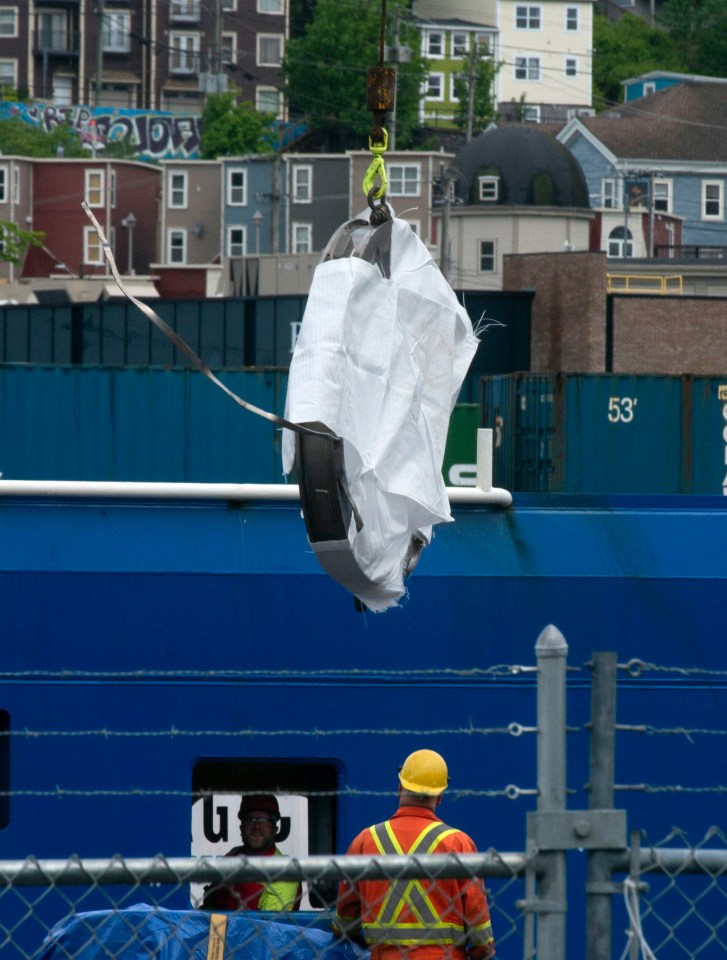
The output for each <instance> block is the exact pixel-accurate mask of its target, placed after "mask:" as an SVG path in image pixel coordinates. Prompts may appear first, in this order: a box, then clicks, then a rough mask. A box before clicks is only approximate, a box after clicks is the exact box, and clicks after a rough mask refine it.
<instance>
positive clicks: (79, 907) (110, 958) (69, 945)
mask: <svg viewBox="0 0 727 960" xmlns="http://www.w3.org/2000/svg"><path fill="white" fill-rule="evenodd" d="M538 856H539V855H538V854H537V853H535V854H534V857H532V858H531V859H530V860H528V859H527V858H526V857H525V855H524V854H521V853H498V852H496V851H494V850H491V851H489V852H488V853H486V854H470V855H462V856H453V855H441V856H436V855H426V856H420V857H416V856H414V857H407V856H384V857H322V856H321V857H307V858H301V859H296V858H283V857H275V858H270V857H258V858H252V857H251V858H244V857H241V858H238V857H232V858H199V859H192V858H189V859H186V858H185V859H181V858H176V859H167V858H164V857H161V856H159V857H156V858H154V859H153V860H137V859H124V858H122V857H115V858H112V859H110V860H88V861H82V860H79V859H75V858H72V859H70V860H67V861H39V860H36V859H33V858H30V859H28V860H26V861H20V862H8V861H5V862H1V863H0V883H2V887H1V888H0V922H1V924H2V926H1V927H0V933H1V935H2V940H1V942H0V947H1V948H2V956H3V957H13V958H23V960H27V958H30V957H33V958H42V960H60V958H68V960H95V958H97V957H104V958H107V960H117V958H118V960H133V958H148V957H163V958H166V960H186V958H204V960H212V958H216V960H222V958H227V960H232V958H238V960H241V958H243V957H244V958H245V960H319V958H321V957H322V956H324V955H325V956H326V957H327V960H352V958H353V957H354V956H355V955H356V954H357V953H360V950H361V944H360V942H358V941H357V942H351V943H346V942H344V941H339V940H337V939H336V938H335V937H334V936H333V934H332V932H331V924H332V920H333V915H334V910H335V891H336V889H337V886H338V883H339V881H343V880H347V881H348V882H349V883H358V882H361V881H365V880H371V879H376V880H379V881H380V880H381V879H382V878H386V880H388V881H391V885H392V886H393V885H395V884H396V883H397V881H401V880H411V881H412V883H411V884H410V885H409V888H408V889H410V890H412V889H416V886H417V884H416V881H421V886H420V889H421V890H423V891H425V892H426V891H427V890H429V889H430V885H432V884H440V885H441V886H445V885H446V883H447V881H451V880H455V881H457V882H466V881H467V880H468V879H469V880H471V879H472V878H476V877H482V878H484V879H485V882H486V887H487V895H488V901H489V906H490V914H491V918H492V925H493V932H494V935H495V940H496V945H497V950H498V954H499V955H500V956H503V957H504V956H507V957H521V956H522V957H524V958H526V960H527V958H529V957H533V958H534V957H536V956H537V957H539V958H542V960H554V958H551V957H548V956H547V955H545V954H543V953H542V952H538V951H537V950H535V949H534V948H533V944H532V943H531V942H530V935H529V933H528V931H527V929H526V928H527V923H528V917H531V916H532V915H533V914H537V913H538V911H539V910H547V909H548V905H547V903H546V902H544V901H541V902H540V904H539V905H538V904H537V903H535V904H533V903H532V901H529V900H528V899H527V898H526V897H524V892H525V885H524V880H525V877H526V874H527V870H528V868H529V867H534V869H535V870H536V871H540V870H542V869H543V864H538V862H537V861H538ZM611 869H612V871H613V873H614V875H616V874H618V873H619V872H622V871H628V876H627V877H626V879H625V881H624V882H623V883H619V884H613V885H612V887H611V889H610V891H609V893H610V895H611V897H612V899H613V908H614V909H613V931H612V934H613V951H612V955H613V956H614V957H623V958H626V957H628V958H629V960H637V958H638V957H639V956H641V957H643V958H645V960H651V958H657V957H658V958H659V960H686V958H690V960H691V958H695V960H696V958H704V960H706V958H710V960H711V958H715V960H717V958H720V957H727V838H726V837H725V834H724V832H723V831H722V830H720V829H718V828H717V827H713V828H712V829H711V830H710V831H709V832H708V833H707V834H706V835H705V837H704V838H702V840H700V841H699V842H697V843H696V844H691V843H690V842H689V838H688V837H687V836H686V835H685V834H684V833H683V832H681V831H679V830H674V831H672V832H671V833H670V834H669V835H668V836H667V837H665V838H664V839H663V840H661V841H660V842H658V843H655V844H653V845H652V844H649V843H648V842H646V838H644V837H643V836H641V835H640V834H639V833H638V832H635V833H633V834H632V837H631V846H630V847H629V848H628V849H627V850H626V851H623V852H620V853H618V854H615V855H614V856H613V859H612V863H611ZM281 880H296V881H300V882H302V883H303V884H304V885H305V886H306V888H307V890H308V892H309V894H310V895H311V900H314V901H316V902H318V903H320V904H321V907H320V908H319V909H315V910H305V911H296V912H290V913H286V914H276V913H258V912H250V913H247V912H245V911H244V910H241V911H233V912H229V913H222V912H220V913H211V912H209V911H203V910H200V909H195V907H198V903H195V900H196V898H195V896H194V893H193V885H194V884H204V885H205V886H207V887H212V888H214V887H220V886H231V885H233V884H236V883H240V882H241V881H255V882H262V883H273V882H277V881H281ZM400 889H401V887H400ZM415 899H416V898H415V896H412V900H413V901H415ZM569 955H570V953H569ZM573 955H574V956H584V950H583V945H582V944H581V945H579V949H578V950H577V951H574V953H573Z"/></svg>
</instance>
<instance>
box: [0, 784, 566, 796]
mask: <svg viewBox="0 0 727 960" xmlns="http://www.w3.org/2000/svg"><path fill="white" fill-rule="evenodd" d="M258 792H259V791H245V790H234V791H229V790H209V789H207V790H173V789H164V788H161V789H151V788H148V787H127V788H125V789H118V790H112V789H97V790H80V789H75V788H72V787H61V786H60V785H56V786H55V787H54V788H49V789H46V790H22V789H20V790H17V789H14V790H0V797H8V798H12V797H57V798H58V799H62V798H63V797H185V798H187V799H190V798H191V799H204V798H205V797H214V796H218V795H219V794H222V793H232V794H234V796H236V797H242V796H246V795H248V794H249V795H253V796H254V795H256V793H258ZM567 792H568V793H574V792H575V791H573V790H569V791H567ZM276 794H277V795H279V796H286V795H288V794H290V795H291V796H298V795H299V793H296V792H294V791H289V790H276ZM537 794H538V790H537V788H536V787H518V786H516V785H515V784H512V783H511V784H508V785H507V786H506V787H504V788H503V789H500V790H474V789H462V790H455V789H451V788H450V790H449V791H448V792H447V797H448V799H450V800H462V799H465V798H472V797H489V798H495V797H506V798H507V799H508V800H517V799H518V798H519V797H523V796H537ZM305 795H306V797H342V796H343V797H396V796H397V791H396V790H362V789H358V788H356V787H347V788H345V789H342V790H306V791H305Z"/></svg>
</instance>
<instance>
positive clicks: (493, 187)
mask: <svg viewBox="0 0 727 960" xmlns="http://www.w3.org/2000/svg"><path fill="white" fill-rule="evenodd" d="M478 183H479V185H480V200H481V201H482V202H483V203H493V202H494V201H496V200H497V198H498V196H499V194H500V178H499V177H480V178H479V180H478Z"/></svg>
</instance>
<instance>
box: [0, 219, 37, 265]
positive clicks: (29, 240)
mask: <svg viewBox="0 0 727 960" xmlns="http://www.w3.org/2000/svg"><path fill="white" fill-rule="evenodd" d="M44 242H45V234H44V233H43V232H42V231H40V230H21V229H20V227H19V226H18V225H17V224H16V223H12V222H11V221H10V220H0V260H2V261H3V262H4V263H14V264H15V265H16V266H17V265H18V264H20V263H22V261H23V258H24V257H25V252H26V250H27V249H28V247H42V246H43V243H44Z"/></svg>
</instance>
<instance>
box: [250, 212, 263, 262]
mask: <svg viewBox="0 0 727 960" xmlns="http://www.w3.org/2000/svg"><path fill="white" fill-rule="evenodd" d="M263 219H264V218H263V215H262V214H261V213H260V211H259V210H256V211H255V213H253V215H252V222H253V223H254V224H255V253H260V224H261V223H262V222H263Z"/></svg>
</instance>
